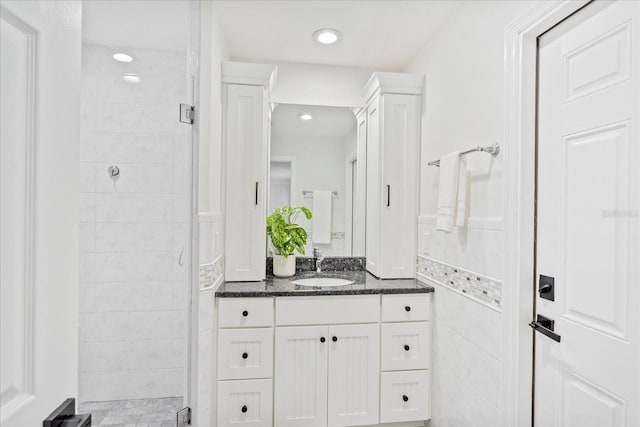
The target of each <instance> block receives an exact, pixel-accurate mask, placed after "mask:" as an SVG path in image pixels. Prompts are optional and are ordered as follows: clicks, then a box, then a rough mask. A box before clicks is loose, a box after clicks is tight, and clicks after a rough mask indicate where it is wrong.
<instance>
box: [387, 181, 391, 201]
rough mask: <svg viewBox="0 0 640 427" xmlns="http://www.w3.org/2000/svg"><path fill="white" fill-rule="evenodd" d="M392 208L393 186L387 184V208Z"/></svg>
mask: <svg viewBox="0 0 640 427" xmlns="http://www.w3.org/2000/svg"><path fill="white" fill-rule="evenodd" d="M388 206H391V186H390V185H389V184H387V207H388Z"/></svg>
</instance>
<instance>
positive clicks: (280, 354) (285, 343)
mask: <svg viewBox="0 0 640 427" xmlns="http://www.w3.org/2000/svg"><path fill="white" fill-rule="evenodd" d="M327 329H328V328H327V327H326V326H288V327H281V328H276V340H275V344H276V345H275V348H276V357H275V368H276V369H275V375H274V378H275V386H274V391H275V393H274V399H275V401H274V425H276V426H283V427H284V426H295V427H325V426H326V425H327V350H328V347H329V343H330V342H331V341H330V339H329V338H328V334H327ZM376 390H377V387H376ZM331 425H333V424H331Z"/></svg>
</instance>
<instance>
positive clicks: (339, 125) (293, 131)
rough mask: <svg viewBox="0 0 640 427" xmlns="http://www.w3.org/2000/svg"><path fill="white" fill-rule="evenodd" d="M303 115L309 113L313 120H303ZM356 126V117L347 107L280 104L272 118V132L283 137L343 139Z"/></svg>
mask: <svg viewBox="0 0 640 427" xmlns="http://www.w3.org/2000/svg"><path fill="white" fill-rule="evenodd" d="M301 113H309V114H311V115H312V116H313V119H312V120H301V119H300V117H298V114H301ZM355 125H356V116H354V114H353V113H352V112H351V110H350V109H349V108H346V107H318V106H310V105H294V104H280V105H278V107H277V108H276V109H275V110H274V111H273V114H272V116H271V132H272V133H273V134H274V135H282V136H294V137H308V136H314V137H343V136H345V135H347V134H348V133H349V132H350V131H351V130H352V129H353V128H354V127H355Z"/></svg>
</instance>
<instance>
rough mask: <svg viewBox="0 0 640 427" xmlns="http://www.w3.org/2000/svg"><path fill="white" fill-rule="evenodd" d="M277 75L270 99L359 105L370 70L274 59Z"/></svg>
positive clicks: (278, 101) (303, 103)
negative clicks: (275, 60)
mask: <svg viewBox="0 0 640 427" xmlns="http://www.w3.org/2000/svg"><path fill="white" fill-rule="evenodd" d="M274 65H276V66H277V67H278V77H277V81H276V84H275V86H274V88H273V91H272V93H271V97H270V100H271V102H275V103H280V104H301V105H325V106H335V107H360V106H363V105H364V100H363V99H362V95H361V93H360V92H361V91H362V88H363V87H364V85H365V83H367V81H368V80H369V78H370V77H371V74H372V73H373V70H368V69H364V68H354V67H342V66H335V65H320V64H300V63H291V62H279V63H274Z"/></svg>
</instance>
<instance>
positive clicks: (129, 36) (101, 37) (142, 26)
mask: <svg viewBox="0 0 640 427" xmlns="http://www.w3.org/2000/svg"><path fill="white" fill-rule="evenodd" d="M82 10H83V12H82V39H83V42H85V43H94V44H101V45H106V46H114V47H131V48H147V49H163V50H174V51H186V50H187V44H188V42H189V38H190V35H191V32H190V25H191V20H190V19H191V17H190V3H189V1H188V0H162V1H149V0H126V1H115V0H85V1H84V2H83V3H82Z"/></svg>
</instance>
